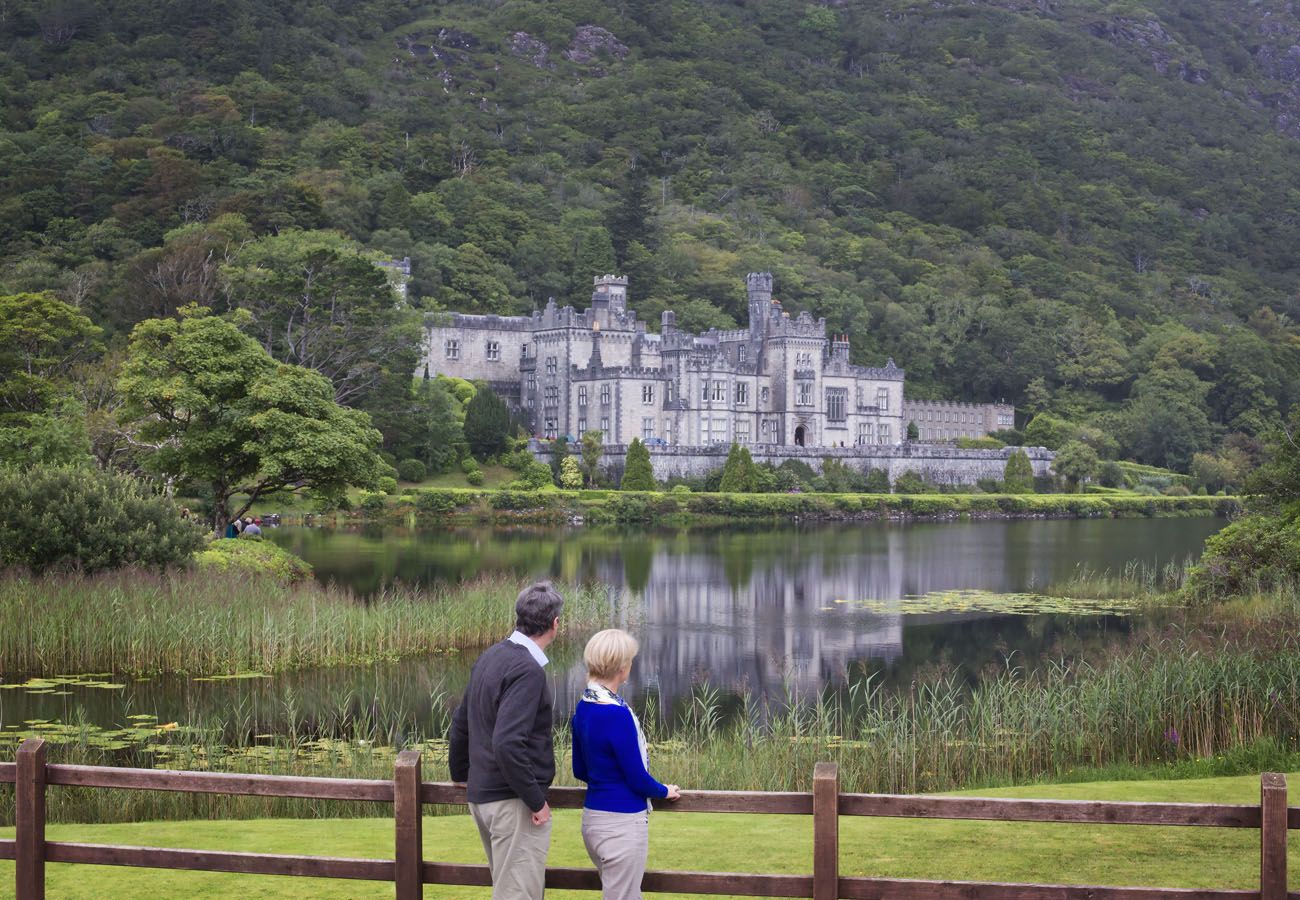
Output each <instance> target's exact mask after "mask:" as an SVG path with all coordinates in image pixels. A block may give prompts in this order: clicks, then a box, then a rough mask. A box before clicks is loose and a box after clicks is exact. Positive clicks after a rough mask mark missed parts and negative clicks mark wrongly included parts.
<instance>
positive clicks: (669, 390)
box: [664, 381, 673, 403]
mask: <svg viewBox="0 0 1300 900" xmlns="http://www.w3.org/2000/svg"><path fill="white" fill-rule="evenodd" d="M664 402H666V403H672V402H673V383H672V382H671V381H670V382H668V383H667V384H665V385H664Z"/></svg>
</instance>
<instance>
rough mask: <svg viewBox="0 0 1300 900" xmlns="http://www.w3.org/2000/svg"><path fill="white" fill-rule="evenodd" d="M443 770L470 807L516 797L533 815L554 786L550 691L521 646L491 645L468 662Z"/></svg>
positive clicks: (534, 662)
mask: <svg viewBox="0 0 1300 900" xmlns="http://www.w3.org/2000/svg"><path fill="white" fill-rule="evenodd" d="M447 744H448V747H447V763H448V765H449V766H450V768H451V778H452V780H453V781H463V782H466V783H467V784H468V794H469V802H470V803H492V802H493V801H496V800H509V799H511V798H513V797H518V798H519V799H520V800H522V801H524V803H525V804H527V805H528V808H529V809H531V810H532V811H533V812H537V811H538V810H540V809H541V808H542V806H543V805H544V804H545V803H546V791H547V789H548V788H549V787H550V786H551V782H552V781H553V780H554V779H555V750H554V748H553V746H552V742H551V687H550V684H549V683H548V682H547V679H546V672H545V670H544V669H542V667H541V666H539V665H538V664H537V661H536V660H534V659H533V657H532V654H530V653H529V652H528V650H527V648H525V647H521V646H519V645H518V644H515V643H511V642H510V641H502V642H501V643H499V644H494V645H493V646H491V647H489V648H488V649H487V650H485V651H483V655H482V656H480V657H479V658H478V661H477V662H475V663H474V668H473V670H472V671H471V672H470V676H469V687H467V688H466V689H465V696H464V697H463V698H462V699H461V702H460V706H458V707H456V712H455V713H454V714H453V715H452V717H451V731H450V732H448V734H447Z"/></svg>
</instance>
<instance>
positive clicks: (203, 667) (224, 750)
mask: <svg viewBox="0 0 1300 900" xmlns="http://www.w3.org/2000/svg"><path fill="white" fill-rule="evenodd" d="M1187 573H1188V570H1187V569H1186V568H1179V567H1168V570H1167V571H1165V570H1162V571H1160V572H1155V571H1152V572H1146V571H1138V570H1136V569H1135V570H1133V571H1125V572H1123V573H1101V574H1096V575H1090V574H1088V573H1086V572H1085V573H1081V574H1080V575H1079V576H1078V577H1076V578H1075V579H1073V580H1072V581H1071V582H1070V583H1069V585H1068V586H1069V587H1070V589H1071V590H1073V591H1076V592H1078V593H1080V594H1085V593H1108V594H1115V593H1125V594H1128V595H1129V596H1132V597H1137V598H1141V599H1142V600H1143V602H1157V601H1159V600H1161V599H1163V600H1169V599H1171V598H1173V597H1175V596H1177V597H1179V598H1181V599H1182V600H1183V602H1184V605H1183V606H1182V607H1180V608H1177V609H1174V610H1171V611H1170V612H1169V614H1167V615H1162V616H1159V617H1157V618H1156V619H1153V620H1152V621H1150V622H1147V623H1144V624H1143V625H1141V626H1140V628H1139V629H1137V630H1136V631H1135V633H1134V635H1133V638H1132V639H1131V640H1130V641H1129V642H1128V643H1127V644H1126V645H1125V646H1123V647H1119V648H1115V649H1112V650H1108V651H1105V652H1104V653H1101V654H1098V655H1095V656H1090V657H1087V658H1084V657H1080V656H1076V655H1071V654H1070V652H1069V651H1068V650H1062V653H1061V655H1060V657H1059V658H1058V659H1056V660H1049V661H1045V662H1043V663H1042V664H1039V665H1034V666H1021V665H1019V664H1018V663H1017V661H1016V660H1014V659H1009V660H1008V661H1007V665H1006V667H1005V668H1003V669H999V670H997V671H984V672H980V673H978V674H979V676H980V677H979V679H978V681H977V682H976V683H974V684H972V683H970V681H969V680H968V678H967V676H968V675H969V674H970V673H963V672H959V671H957V670H954V669H950V668H943V667H940V668H938V669H936V670H935V671H934V672H932V673H930V674H928V675H926V676H925V677H923V678H920V679H918V680H917V682H916V683H915V684H914V685H912V686H911V687H910V688H907V689H902V690H892V689H885V688H883V687H882V686H881V685H880V684H879V683H878V682H875V681H873V680H872V679H870V678H869V677H867V676H866V675H864V674H862V673H853V672H848V673H845V675H846V677H847V682H846V684H845V686H843V687H841V688H838V689H828V690H827V691H825V692H824V693H823V694H822V695H820V696H819V697H817V698H815V699H812V700H803V701H800V702H796V701H795V698H793V697H784V698H759V697H755V696H749V695H746V694H745V693H743V692H742V693H741V694H739V695H738V696H733V695H730V694H725V693H724V691H726V690H730V689H731V688H732V687H733V686H724V685H709V684H707V683H701V684H700V685H698V686H697V688H696V690H695V692H694V693H693V694H692V695H691V696H689V697H687V698H685V699H683V700H681V701H679V702H677V703H676V704H675V707H674V708H673V709H672V710H671V711H667V710H665V709H664V707H663V706H662V705H661V704H660V703H659V702H658V701H657V699H656V698H654V697H651V698H649V700H648V701H647V702H646V703H644V704H643V705H642V709H641V712H642V716H643V720H644V723H645V725H646V730H647V737H648V739H649V741H650V742H651V744H652V753H653V754H654V756H655V765H656V768H657V771H662V772H663V773H664V777H667V778H670V779H672V780H673V781H675V782H676V783H681V784H694V785H708V786H710V787H714V788H718V789H752V790H799V789H807V784H806V781H807V778H808V777H809V776H808V773H810V772H811V771H812V766H813V763H814V762H816V761H819V760H824V759H833V760H836V761H838V762H839V763H840V767H841V779H842V783H843V784H844V786H845V790H847V791H863V792H875V791H881V792H896V793H917V792H933V791H945V790H959V789H967V788H973V787H980V786H999V785H1010V784H1025V783H1036V782H1044V781H1063V780H1089V779H1096V778H1111V779H1116V778H1141V777H1146V778H1151V777H1184V778H1186V777H1203V776H1206V775H1228V774H1239V773H1242V772H1249V771H1259V770H1260V769H1261V768H1270V769H1274V770H1281V769H1286V768H1292V769H1294V768H1300V743H1298V742H1300V628H1297V623H1300V592H1298V591H1296V590H1291V589H1282V588H1274V589H1271V590H1263V589H1260V590H1258V591H1256V592H1255V593H1253V594H1251V595H1250V596H1248V597H1245V598H1240V599H1235V600H1221V599H1216V598H1213V597H1211V596H1209V595H1205V596H1198V595H1197V594H1196V593H1195V592H1194V590H1193V587H1194V586H1189V585H1188V584H1187V583H1186V582H1187ZM515 588H516V585H515V584H514V583H513V582H510V583H509V584H507V583H506V582H505V581H504V580H480V581H477V582H474V583H470V584H466V585H461V586H454V587H449V588H445V589H433V590H428V591H414V590H409V591H408V590H404V589H402V590H394V591H392V592H390V593H388V594H385V595H382V596H380V597H379V598H377V599H376V600H375V601H372V602H370V603H368V604H366V603H362V602H360V601H358V600H357V599H355V598H354V597H352V596H351V595H350V594H349V593H348V592H346V591H342V590H340V589H337V588H332V587H322V586H320V585H317V584H315V583H314V582H306V583H299V584H287V583H284V582H283V581H277V580H275V579H274V578H272V577H270V576H257V575H249V574H243V573H237V572H227V573H212V572H204V571H202V570H197V571H195V570H189V571H176V572H172V573H168V574H162V575H157V574H148V573H141V572H138V571H119V572H115V573H105V574H102V575H99V576H91V577H85V576H70V575H62V576H56V575H47V576H42V577H39V578H31V577H24V576H15V575H9V576H5V577H3V578H2V579H0V612H2V613H3V615H4V620H5V621H9V622H18V623H22V626H21V627H19V628H14V629H6V630H5V632H4V633H3V634H0V660H2V661H3V667H4V669H5V670H7V671H17V670H20V669H21V670H27V671H32V672H36V671H40V672H44V673H46V674H50V675H53V674H54V673H55V672H60V671H62V672H67V671H87V672H89V671H97V672H110V671H112V672H125V671H138V672H151V671H152V672H156V671H162V670H169V671H178V672H200V671H203V672H211V671H218V670H219V671H224V672H246V671H252V670H261V671H263V672H274V671H283V670H285V669H289V668H294V667H299V666H311V665H347V664H363V663H365V662H368V661H372V660H377V659H387V658H395V657H397V656H401V655H403V654H407V653H411V654H424V653H431V652H445V651H448V650H454V649H456V648H470V647H474V646H479V645H482V644H483V643H486V642H489V641H490V640H493V639H495V638H496V637H498V636H499V634H500V633H501V631H502V629H503V628H506V627H508V624H509V621H508V619H509V615H508V614H509V603H508V602H507V601H508V600H509V599H510V598H511V597H513V594H514V591H515ZM565 590H566V597H567V598H568V601H569V602H568V605H567V606H566V618H567V619H568V622H569V623H570V625H571V627H572V633H573V634H581V633H584V632H586V631H589V630H591V629H592V628H595V627H599V626H600V625H603V624H605V620H606V618H607V617H608V615H609V606H608V603H609V601H608V596H607V594H606V592H605V590H604V589H603V588H599V587H592V588H574V587H566V588H565ZM1162 591H1163V593H1162ZM1175 591H1176V592H1177V593H1171V592H1175ZM105 603H107V604H108V608H110V609H111V610H112V614H111V615H107V616H105V615H103V614H102V613H103V610H104V609H105V606H104V604H105ZM164 609H165V610H167V611H168V615H158V611H159V610H164ZM37 610H44V611H45V613H46V614H45V615H35V613H36V611H37ZM213 610H224V611H227V612H228V613H229V614H228V615H222V616H214V615H213V614H212V613H213ZM52 611H53V612H57V614H56V615H51V614H50V613H51V612H52ZM56 623H57V624H56ZM285 690H286V692H287V693H286V695H285V696H284V698H283V705H284V707H285V708H286V709H289V708H291V707H292V706H293V704H294V698H293V697H292V696H290V694H291V691H289V689H288V688H286V689H285ZM353 699H355V698H347V699H346V702H345V701H340V703H339V704H338V707H337V709H335V710H334V711H332V712H330V711H324V712H322V711H319V710H318V711H315V712H313V713H311V714H310V715H308V714H305V713H296V714H295V715H293V716H291V717H289V720H288V722H287V724H285V725H284V726H283V727H277V728H276V729H274V732H275V733H267V729H266V727H265V725H264V723H261V722H259V721H255V720H252V719H245V720H241V719H239V717H238V714H237V712H232V713H231V717H228V718H225V719H222V718H216V719H212V720H209V721H195V722H182V723H166V724H161V723H159V722H157V721H141V722H137V723H135V724H134V726H133V727H132V728H131V729H129V730H128V731H126V732H123V733H120V734H114V735H113V739H112V740H109V741H104V740H97V739H96V734H95V732H96V728H95V726H94V725H90V724H88V723H79V722H76V721H73V722H69V723H40V722H37V723H34V724H33V723H29V725H28V727H29V729H30V733H33V734H42V735H45V736H47V737H48V738H50V739H51V740H52V741H53V746H52V747H51V758H52V759H54V760H56V761H60V762H77V763H87V764H116V765H139V766H146V767H150V766H158V767H163V768H186V769H191V768H192V769H206V770H214V771H234V772H269V773H280V774H300V775H326V776H348V777H375V778H387V777H390V776H391V766H392V761H393V757H394V755H395V753H396V752H397V750H399V749H404V748H417V749H420V750H421V751H422V752H423V753H424V754H425V757H426V764H427V766H428V771H430V772H431V773H436V772H442V771H443V769H444V766H445V752H446V748H445V743H444V742H443V740H442V735H443V733H444V732H445V716H446V715H447V714H449V712H450V708H451V705H452V703H453V701H454V698H452V697H449V696H447V694H446V692H445V691H444V690H443V689H442V688H441V687H435V688H434V689H433V690H432V691H431V694H430V696H429V699H428V703H429V709H431V710H432V711H433V713H434V716H433V719H432V720H430V719H428V718H427V717H425V718H423V719H422V720H421V719H420V717H418V716H416V715H415V710H412V709H387V708H380V707H379V706H369V705H368V704H362V706H361V707H358V706H357V705H356V704H355V703H353V702H352V700H353ZM2 701H3V697H2V696H0V702H2ZM145 718H147V717H145ZM420 721H423V722H424V724H423V725H421V724H419V722H420ZM24 731H26V729H24ZM557 732H558V733H557V739H556V746H557V749H558V752H559V753H560V754H561V756H563V753H564V751H565V748H567V746H568V745H567V740H568V738H567V735H566V734H565V733H564V728H563V724H562V723H561V725H560V727H559V728H558V729H557ZM22 736H23V732H21V731H14V730H12V729H7V730H6V731H5V732H4V733H3V734H2V735H0V737H2V738H3V739H0V747H3V748H4V750H3V751H0V752H8V751H9V750H10V749H11V748H12V747H13V746H14V745H15V744H16V741H17V740H18V739H19V738H20V737H22ZM558 771H559V772H560V773H561V777H560V780H559V781H558V782H557V783H570V782H571V779H568V778H567V777H566V773H567V771H568V769H567V760H565V759H563V758H561V759H560V760H559V766H558ZM7 790H10V789H8V788H4V787H0V816H3V815H6V814H7V810H8V809H11V808H12V807H11V805H9V804H8V803H6V802H5V800H6V799H7V798H6V796H5V792H6V791H7ZM443 812H446V810H443ZM339 814H340V813H339V811H338V810H337V809H334V808H333V807H331V806H329V805H326V804H320V803H314V802H311V801H297V800H270V799H266V798H217V797H204V796H200V795H175V796H168V795H158V794H148V793H139V792H118V791H76V790H68V791H63V790H61V791H59V792H56V793H55V794H54V796H53V798H52V799H51V815H52V816H53V817H54V819H55V820H56V821H86V822H108V821H124V820H137V821H139V820H144V819H180V818H191V817H209V816H210V817H216V818H242V817H259V816H309V817H310V816H318V815H339ZM344 814H347V815H354V814H355V815H373V814H375V813H374V812H373V811H370V812H367V811H366V809H365V807H364V805H357V806H356V807H355V809H352V808H350V811H348V812H346V813H344Z"/></svg>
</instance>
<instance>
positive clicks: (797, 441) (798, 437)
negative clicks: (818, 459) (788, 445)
mask: <svg viewBox="0 0 1300 900" xmlns="http://www.w3.org/2000/svg"><path fill="white" fill-rule="evenodd" d="M803 441H804V430H803V426H802V425H800V426H798V427H797V428H795V430H794V445H795V446H796V447H802V446H803V445H804V444H803Z"/></svg>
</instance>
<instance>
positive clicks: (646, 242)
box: [609, 166, 655, 267]
mask: <svg viewBox="0 0 1300 900" xmlns="http://www.w3.org/2000/svg"><path fill="white" fill-rule="evenodd" d="M609 231H610V239H611V240H612V241H613V243H614V256H615V258H616V259H617V261H618V265H619V266H620V267H624V266H626V265H627V262H628V258H627V256H628V254H627V251H628V245H630V244H631V243H632V242H633V241H635V242H637V243H639V244H640V245H641V246H643V247H645V248H646V249H654V245H655V240H654V209H653V208H652V207H651V205H650V185H649V182H648V181H647V177H646V170H645V167H644V166H637V167H636V168H635V169H632V170H631V171H629V172H628V173H627V177H626V178H625V179H624V181H623V189H622V191H621V193H620V196H619V204H618V206H616V207H615V208H614V210H613V212H612V213H611V214H610V217H609Z"/></svg>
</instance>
